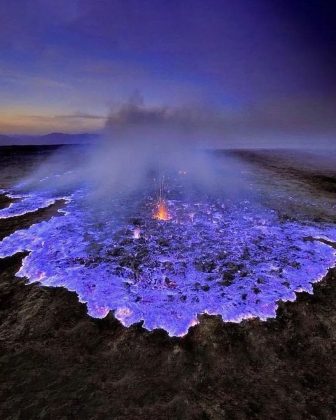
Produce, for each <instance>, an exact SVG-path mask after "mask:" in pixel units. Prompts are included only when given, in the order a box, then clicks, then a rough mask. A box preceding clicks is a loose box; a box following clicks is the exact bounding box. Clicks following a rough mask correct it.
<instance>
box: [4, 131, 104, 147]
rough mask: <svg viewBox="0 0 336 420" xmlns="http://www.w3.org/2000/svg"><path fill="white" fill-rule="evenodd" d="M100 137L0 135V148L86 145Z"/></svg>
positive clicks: (60, 134)
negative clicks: (12, 146)
mask: <svg viewBox="0 0 336 420" xmlns="http://www.w3.org/2000/svg"><path fill="white" fill-rule="evenodd" d="M99 137H100V135H99V134H97V133H78V134H67V133H49V134H44V135H5V134H0V146H11V145H54V144H87V143H92V142H94V141H96V140H97V139H98V138H99Z"/></svg>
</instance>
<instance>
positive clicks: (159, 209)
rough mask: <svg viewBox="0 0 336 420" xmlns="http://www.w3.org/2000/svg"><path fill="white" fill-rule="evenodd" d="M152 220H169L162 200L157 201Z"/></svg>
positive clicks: (165, 205)
mask: <svg viewBox="0 0 336 420" xmlns="http://www.w3.org/2000/svg"><path fill="white" fill-rule="evenodd" d="M154 219H157V220H169V219H170V216H169V213H168V208H167V204H166V202H165V201H164V200H162V199H160V200H159V201H158V203H157V205H156V211H155V213H154Z"/></svg>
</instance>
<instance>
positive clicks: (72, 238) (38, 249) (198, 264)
mask: <svg viewBox="0 0 336 420" xmlns="http://www.w3.org/2000/svg"><path fill="white" fill-rule="evenodd" d="M88 194H89V191H88V189H85V188H78V189H77V190H74V191H73V192H72V193H68V194H66V195H63V196H61V195H57V194H51V193H47V192H46V191H44V192H41V191H39V192H38V191H30V192H29V193H25V194H19V193H18V192H17V191H14V190H13V191H9V192H8V191H7V195H9V196H11V197H13V198H15V200H16V201H14V202H13V203H12V204H11V205H10V206H9V207H7V208H5V209H2V210H1V211H0V218H6V217H14V216H18V215H22V214H25V213H28V212H34V211H35V210H36V209H38V208H44V207H47V206H49V205H50V204H52V203H55V202H56V201H57V200H60V199H63V200H65V203H66V204H65V206H64V208H63V210H60V211H59V214H58V215H57V217H53V218H51V219H50V220H49V221H44V222H41V223H37V224H34V225H32V226H31V227H30V228H28V229H25V230H18V231H16V232H15V233H13V234H12V235H10V236H8V237H6V238H5V239H3V240H2V242H0V258H4V257H8V256H11V255H13V254H15V253H17V252H20V251H28V252H29V254H28V256H26V257H25V259H24V261H23V265H22V267H21V269H20V270H19V272H18V273H17V275H18V276H19V277H27V278H28V279H29V281H30V282H40V283H41V284H43V285H46V286H54V287H56V286H62V287H65V288H67V289H68V290H71V291H75V292H76V293H77V295H78V297H79V300H80V301H81V302H85V303H86V304H87V310H88V313H89V314H90V315H91V316H93V317H97V318H102V317H105V316H106V315H107V314H108V312H109V311H114V314H115V317H116V318H117V319H119V320H120V321H121V322H122V324H123V325H125V326H130V325H132V324H134V323H137V322H140V321H143V325H144V327H145V328H146V329H148V330H153V329H156V328H163V329H164V330H166V331H167V332H168V333H169V335H171V336H182V335H184V334H186V333H187V332H188V329H189V327H190V326H193V325H195V324H196V323H197V322H198V315H200V314H202V313H207V314H213V315H220V316H221V317H222V318H223V320H224V321H232V322H240V321H241V320H243V319H247V318H252V317H259V318H260V319H262V320H265V319H267V318H269V317H274V316H275V314H276V309H277V303H278V301H279V300H283V301H286V300H294V299H295V292H298V291H307V292H312V283H314V282H316V281H319V280H320V279H321V278H322V277H323V276H324V275H325V274H326V271H327V270H328V268H329V267H331V266H333V265H334V263H335V260H336V258H335V250H334V249H333V247H332V246H330V244H328V241H336V229H335V227H334V226H332V225H330V224H327V223H325V224H321V223H320V224H317V223H313V222H308V221H305V222H297V221H283V220H280V219H279V217H278V215H277V213H276V212H275V211H274V210H272V209H271V208H266V207H264V206H261V205H260V204H257V203H255V202H254V201H250V200H247V199H244V200H239V199H237V198H236V199H229V198H227V199H224V198H221V199H220V198H219V197H217V198H214V197H212V198H210V197H208V198H206V199H205V198H201V197H198V199H197V200H196V199H195V198H189V199H188V200H186V199H185V198H181V197H180V198H176V199H174V200H167V201H165V207H164V208H162V203H159V206H158V207H157V203H156V202H155V200H154V199H153V198H152V196H151V195H148V194H147V195H146V194H144V195H143V196H141V197H138V198H136V199H135V200H136V201H135V203H133V207H132V208H135V209H137V210H136V211H134V214H131V215H130V214H129V213H127V214H124V211H123V209H124V208H125V205H127V203H126V204H125V201H124V200H125V198H124V197H122V196H121V195H120V196H116V197H114V199H113V200H111V202H110V203H109V206H108V209H107V208H106V209H104V208H99V209H97V208H96V207H92V206H90V205H89V203H88V201H87V196H88ZM153 209H154V211H155V209H156V211H157V213H156V215H155V214H154V217H153ZM168 211H169V217H168ZM158 215H161V216H162V215H163V216H167V217H158ZM323 240H325V241H323Z"/></svg>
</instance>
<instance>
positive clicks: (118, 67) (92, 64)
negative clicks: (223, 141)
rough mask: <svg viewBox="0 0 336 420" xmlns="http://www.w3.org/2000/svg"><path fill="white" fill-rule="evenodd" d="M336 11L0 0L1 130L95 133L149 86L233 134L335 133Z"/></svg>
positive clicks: (271, 5)
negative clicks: (217, 117) (211, 116)
mask: <svg viewBox="0 0 336 420" xmlns="http://www.w3.org/2000/svg"><path fill="white" fill-rule="evenodd" d="M335 17H336V2H335V1H324V0H235V1H231V0H16V1H13V0H0V132H1V133H29V134H31V133H47V132H51V131H63V132H84V131H97V130H99V129H100V128H102V127H103V126H104V124H105V121H106V117H107V116H108V115H109V113H111V112H113V109H114V108H115V107H117V106H118V105H120V104H122V103H124V102H125V101H127V100H128V98H129V97H130V96H132V95H134V92H140V93H141V95H142V96H143V98H144V101H145V104H146V106H149V107H160V106H169V107H190V106H197V107H200V106H206V107H207V109H214V110H216V112H217V113H218V112H219V113H220V114H221V116H222V117H223V118H224V119H225V120H226V121H227V126H228V129H227V131H228V132H230V133H231V132H234V130H235V129H236V128H237V127H238V128H241V127H243V129H242V130H243V131H244V132H245V133H246V132H248V131H249V130H251V129H252V131H253V130H255V132H256V133H258V132H259V130H261V129H262V128H263V124H264V126H265V130H266V132H267V133H269V131H272V130H274V131H275V137H276V136H277V135H279V136H281V133H282V131H283V130H284V131H287V132H288V133H289V132H296V133H297V134H300V135H304V134H305V133H306V132H312V133H318V135H319V136H321V137H323V136H324V137H331V136H333V135H334V133H335V132H336V112H335V109H336V108H335V103H336V100H335V98H336V91H335V87H336V47H335V45H336V31H335V27H336V19H335ZM111 110H112V111H111ZM300 130H301V131H300ZM238 132H239V130H238ZM256 136H257V134H256Z"/></svg>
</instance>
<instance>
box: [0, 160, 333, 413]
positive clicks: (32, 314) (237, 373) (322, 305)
mask: <svg viewBox="0 0 336 420" xmlns="http://www.w3.org/2000/svg"><path fill="white" fill-rule="evenodd" d="M248 158H249V159H251V158H252V159H255V157H253V156H252V157H251V155H249V156H248ZM301 175H302V176H305V177H308V178H309V177H310V178H311V180H312V182H311V184H312V185H314V183H315V184H316V183H317V184H316V186H315V187H316V188H319V189H320V190H327V187H326V185H327V184H328V188H329V187H330V188H331V191H329V192H328V193H330V194H334V193H335V190H333V187H332V186H333V185H334V184H335V179H336V178H333V174H330V173H328V178H327V180H325V179H324V180H321V179H319V178H317V175H316V173H315V172H314V174H311V173H309V171H308V172H304V173H303V172H302V173H301ZM4 180H5V181H6V180H7V178H5V179H4ZM315 187H314V188H315ZM329 198H330V197H329ZM5 204H6V203H5V202H3V203H0V205H5ZM54 211H55V209H53V208H51V209H49V210H46V211H44V212H38V213H37V214H34V215H30V216H23V217H21V218H16V220H15V222H14V221H5V222H4V221H2V222H1V223H0V234H1V236H4V235H7V234H9V233H10V232H11V231H13V230H15V229H16V228H17V227H18V226H27V225H29V224H30V223H33V222H35V221H36V220H39V219H40V218H47V217H49V216H50V215H51V214H52V213H53V212H54ZM22 256H23V255H16V256H15V257H12V258H7V259H3V260H0V418H1V419H35V418H46V419H153V420H154V419H155V420H159V419H245V418H246V419H250V418H258V419H332V418H336V270H335V269H331V270H330V271H329V274H328V275H327V276H326V278H325V279H324V280H323V281H322V282H321V283H319V284H316V285H315V287H314V291H315V293H314V295H308V294H307V293H300V294H298V299H297V301H296V302H294V303H285V304H281V305H280V308H279V311H278V316H277V318H276V319H274V320H270V321H267V322H260V321H258V320H252V321H247V322H243V323H241V324H231V323H226V324H223V323H222V322H221V320H220V319H219V318H217V317H208V316H203V317H202V318H201V323H200V325H198V326H196V327H194V328H192V329H191V330H190V332H189V334H188V335H187V336H185V337H184V338H182V339H176V338H175V339H171V338H169V337H168V336H167V334H166V333H165V332H164V331H155V332H151V333H149V332H147V331H145V330H143V329H142V328H141V326H134V327H132V328H129V329H126V328H124V327H122V326H121V325H120V323H119V322H118V321H116V320H115V319H114V318H113V316H112V315H109V316H108V317H107V318H105V319H104V320H96V319H92V318H90V317H88V316H87V315H86V308H85V305H83V304H80V303H79V302H78V300H77V297H76V295H75V294H74V293H70V292H68V291H66V290H64V289H62V288H55V289H53V288H46V287H41V286H39V285H36V284H33V285H26V284H25V281H23V280H19V279H16V278H15V276H14V273H15V272H16V271H17V270H18V268H19V266H20V263H21V258H22Z"/></svg>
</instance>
